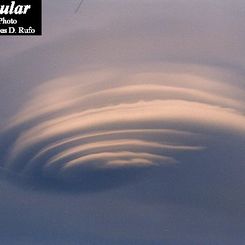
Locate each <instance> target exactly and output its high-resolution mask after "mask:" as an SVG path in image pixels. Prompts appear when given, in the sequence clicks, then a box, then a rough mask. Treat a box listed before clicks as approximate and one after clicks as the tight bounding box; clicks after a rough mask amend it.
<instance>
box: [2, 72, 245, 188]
mask: <svg viewBox="0 0 245 245" xmlns="http://www.w3.org/2000/svg"><path fill="white" fill-rule="evenodd" d="M95 74H96V75H89V74H80V75H77V76H74V77H64V78H60V79H56V80H53V81H48V82H46V83H44V84H42V85H40V87H39V88H37V89H36V91H34V92H33V94H32V98H30V100H29V101H28V102H27V104H26V105H24V107H23V109H22V110H21V111H20V113H19V114H18V115H16V116H15V117H14V118H13V119H12V120H11V121H10V123H9V126H8V128H7V129H5V131H4V132H3V133H2V139H3V141H2V142H5V143H4V144H5V147H2V150H1V151H2V152H1V160H2V167H1V169H2V171H3V172H5V173H8V174H9V175H11V176H14V178H15V179H19V180H21V181H23V182H27V183H28V184H29V183H30V184H31V185H32V186H43V187H44V186H45V187H47V188H49V189H53V188H57V187H58V188H61V189H66V188H75V189H82V190H86V189H95V190H97V189H104V188H108V187H113V186H115V185H117V184H121V183H123V182H127V181H128V180H129V179H134V178H136V176H137V173H140V172H142V170H147V169H148V168H152V167H157V166H163V165H168V166H171V165H175V164H176V163H177V162H179V161H180V160H181V159H176V156H177V155H178V154H177V153H178V152H191V151H200V150H204V149H205V147H206V145H203V142H202V143H201V141H200V135H201V134H202V133H205V134H206V133H208V132H211V130H225V131H227V130H229V131H231V132H234V133H239V134H240V133H242V134H244V133H245V117H244V114H243V102H242V101H241V100H240V99H237V98H240V97H239V96H236V95H237V94H239V90H238V89H237V88H235V87H233V86H231V85H228V84H226V83H225V82H222V81H215V80H212V79H208V78H206V77H201V76H197V75H193V74H186V73H178V72H176V73H169V72H166V73H164V72H162V71H150V72H145V73H142V72H141V73H137V72H132V71H131V72H124V73H123V74H122V72H121V71H120V72H119V71H116V70H115V71H110V72H97V73H95ZM203 83H205V84H206V86H204V85H203ZM230 91H232V93H229V92H230ZM230 94H232V96H230ZM6 142H8V143H7V147H6Z"/></svg>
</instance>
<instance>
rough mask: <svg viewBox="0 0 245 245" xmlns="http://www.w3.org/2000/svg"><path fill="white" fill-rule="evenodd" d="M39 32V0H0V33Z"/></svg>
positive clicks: (20, 33) (24, 33) (40, 17)
mask: <svg viewBox="0 0 245 245" xmlns="http://www.w3.org/2000/svg"><path fill="white" fill-rule="evenodd" d="M41 34H42V2H41V0H0V35H41Z"/></svg>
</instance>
